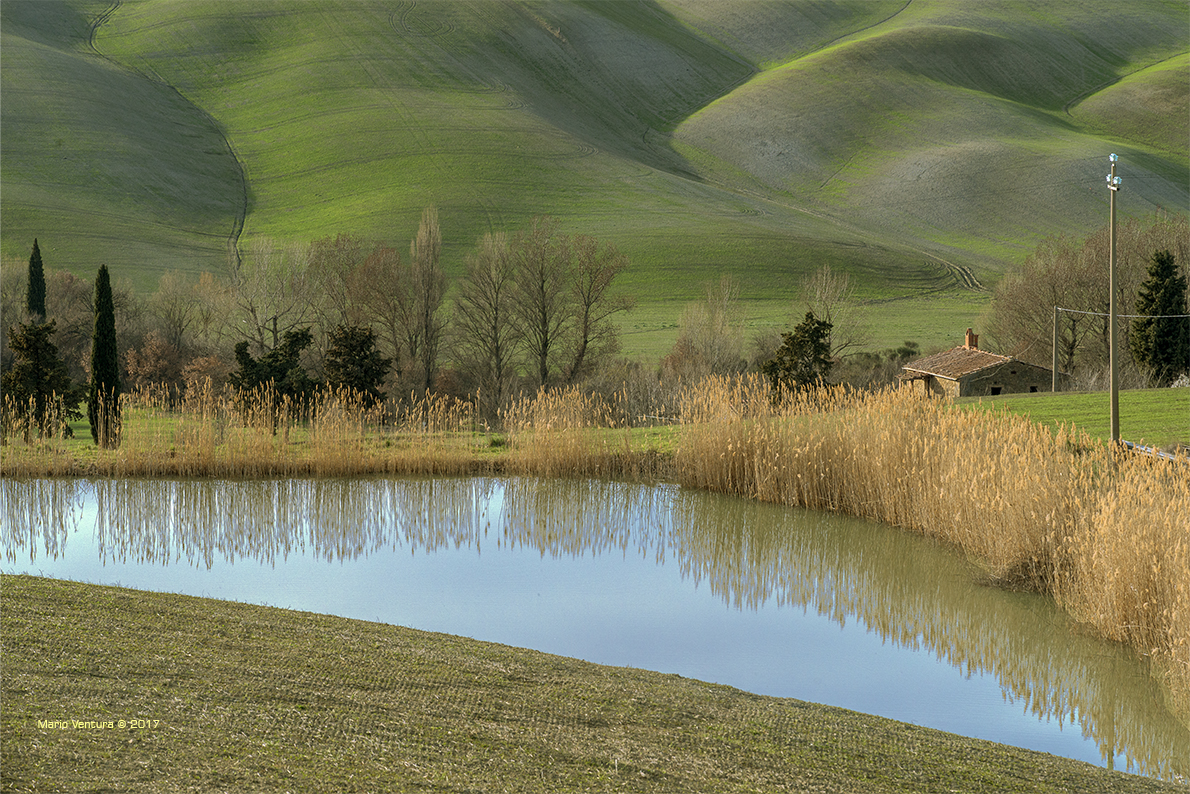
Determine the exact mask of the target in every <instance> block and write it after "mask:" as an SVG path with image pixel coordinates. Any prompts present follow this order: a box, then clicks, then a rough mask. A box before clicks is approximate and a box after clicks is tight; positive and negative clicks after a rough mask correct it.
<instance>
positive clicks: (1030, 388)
mask: <svg viewBox="0 0 1190 794" xmlns="http://www.w3.org/2000/svg"><path fill="white" fill-rule="evenodd" d="M1036 391H1037V387H1036V386H1030V387H1029V393H1030V394H1032V393H1035V392H1036Z"/></svg>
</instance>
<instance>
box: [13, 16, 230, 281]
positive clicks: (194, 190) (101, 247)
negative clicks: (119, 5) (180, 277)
mask: <svg viewBox="0 0 1190 794" xmlns="http://www.w3.org/2000/svg"><path fill="white" fill-rule="evenodd" d="M104 5H105V4H103V3H79V4H77V5H74V4H65V3H54V2H45V3H42V2H21V1H19V0H18V2H5V3H4V4H3V6H0V24H2V26H3V27H2V28H0V30H2V43H0V52H2V53H3V56H2V57H3V62H2V66H3V68H2V69H0V78H2V85H0V91H2V93H3V97H4V102H3V113H2V115H0V120H2V122H0V138H2V140H3V147H2V148H0V169H2V171H3V193H4V201H3V219H2V220H3V234H4V237H3V253H4V255H5V256H6V257H22V258H23V259H26V260H27V258H28V252H29V248H30V247H31V246H32V243H33V238H34V237H38V238H40V244H41V250H42V256H43V257H44V259H45V261H46V263H47V265H48V266H50V267H66V268H68V269H71V270H73V271H75V272H76V273H79V274H80V275H84V276H86V277H88V278H90V277H93V276H94V272H95V269H96V268H97V267H98V266H99V265H100V264H102V263H107V264H108V265H109V266H110V267H111V268H112V269H113V271H114V272H115V273H116V275H117V277H128V278H131V279H132V280H133V281H134V283H135V284H136V285H137V286H138V287H141V288H145V289H149V288H153V287H155V286H156V282H157V276H159V275H160V274H161V273H162V272H164V271H166V270H170V269H177V270H183V271H190V272H192V273H197V272H199V271H200V270H201V269H202V268H203V267H206V268H208V269H210V268H211V267H213V266H217V265H218V264H219V263H222V262H223V261H224V258H225V256H226V250H227V248H226V246H227V239H228V236H229V234H230V232H231V231H232V228H233V226H234V223H235V218H236V213H237V212H238V211H239V209H240V205H241V204H242V202H240V201H237V196H236V192H237V187H238V185H239V179H240V177H239V170H238V167H237V165H236V162H235V158H234V157H233V156H232V155H231V153H230V151H229V150H228V148H227V145H226V142H225V141H224V140H223V137H222V135H221V134H220V133H219V131H218V129H217V128H216V127H215V125H214V123H213V122H212V120H211V119H210V118H208V117H207V116H206V115H205V114H204V113H203V112H202V111H201V110H200V109H198V108H196V107H195V106H194V105H192V104H191V103H190V102H187V101H186V100H185V99H183V98H182V97H181V96H179V95H178V93H177V92H176V91H174V90H172V89H171V88H169V87H167V86H165V85H162V84H159V83H154V82H152V81H149V80H146V79H144V78H142V77H139V76H137V75H134V74H132V73H130V72H128V71H127V70H126V69H123V68H122V67H120V66H118V65H116V64H114V63H112V62H110V61H108V60H106V59H104V58H102V57H99V56H98V55H97V54H96V53H95V52H94V51H93V50H91V48H90V44H89V35H90V18H91V16H92V15H94V14H97V13H99V12H100V11H102V10H103V7H104ZM240 192H242V190H241V191H240Z"/></svg>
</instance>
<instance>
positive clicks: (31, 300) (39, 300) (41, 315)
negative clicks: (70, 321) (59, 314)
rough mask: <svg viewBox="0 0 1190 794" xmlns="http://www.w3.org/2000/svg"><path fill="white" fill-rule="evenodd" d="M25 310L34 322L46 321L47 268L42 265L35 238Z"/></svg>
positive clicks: (30, 258)
mask: <svg viewBox="0 0 1190 794" xmlns="http://www.w3.org/2000/svg"><path fill="white" fill-rule="evenodd" d="M25 310H26V311H28V313H29V316H30V317H31V318H32V319H33V321H34V322H42V321H44V320H45V268H44V267H43V266H42V264H41V249H40V248H39V247H38V246H37V238H36V237H35V238H33V253H31V254H29V286H28V290H27V291H26V293H25Z"/></svg>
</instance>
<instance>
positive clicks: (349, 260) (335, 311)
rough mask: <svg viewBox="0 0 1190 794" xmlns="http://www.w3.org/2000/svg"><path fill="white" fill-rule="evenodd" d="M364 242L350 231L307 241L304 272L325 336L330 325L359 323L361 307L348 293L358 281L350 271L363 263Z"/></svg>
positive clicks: (312, 302) (313, 306)
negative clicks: (310, 241)
mask: <svg viewBox="0 0 1190 794" xmlns="http://www.w3.org/2000/svg"><path fill="white" fill-rule="evenodd" d="M364 258H365V254H364V242H363V240H361V239H360V238H358V237H354V236H352V235H350V234H338V235H335V236H334V237H324V238H322V239H320V240H315V241H314V242H312V243H310V247H309V249H308V250H307V252H306V276H307V278H308V279H309V281H310V283H311V284H312V286H313V287H314V289H313V290H312V291H311V295H310V297H311V301H310V303H311V308H312V309H313V310H314V314H315V317H317V320H318V322H317V325H318V327H319V328H320V329H321V330H322V332H323V333H322V334H321V336H322V337H323V338H324V339H325V337H326V335H327V334H328V333H329V332H330V330H331V329H332V328H336V327H338V326H340V325H358V324H359V321H360V319H361V318H360V314H361V312H362V309H363V307H362V306H361V305H360V302H359V301H358V300H356V299H355V298H356V296H355V295H352V294H351V287H352V285H353V284H356V283H358V282H357V281H355V280H354V279H353V278H352V274H353V273H354V272H355V271H356V269H358V268H359V267H360V266H361V265H362V264H363V263H364Z"/></svg>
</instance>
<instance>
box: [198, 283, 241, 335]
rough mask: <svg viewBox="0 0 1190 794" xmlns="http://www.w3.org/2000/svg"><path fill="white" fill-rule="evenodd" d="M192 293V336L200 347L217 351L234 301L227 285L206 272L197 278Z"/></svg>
mask: <svg viewBox="0 0 1190 794" xmlns="http://www.w3.org/2000/svg"><path fill="white" fill-rule="evenodd" d="M193 292H194V300H195V304H194V335H195V337H196V339H197V341H198V343H199V345H201V346H202V347H205V348H207V349H218V348H219V347H220V346H221V345H222V344H223V340H224V337H225V336H226V335H227V332H228V327H229V325H230V324H231V315H232V314H233V312H232V309H233V307H234V305H235V304H234V300H233V298H232V294H231V290H229V289H228V287H227V285H226V284H224V283H222V282H221V281H219V279H217V278H215V276H214V275H213V274H211V273H208V272H203V273H202V274H201V275H200V276H199V277H198V282H197V283H196V284H195V285H194V287H193Z"/></svg>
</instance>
